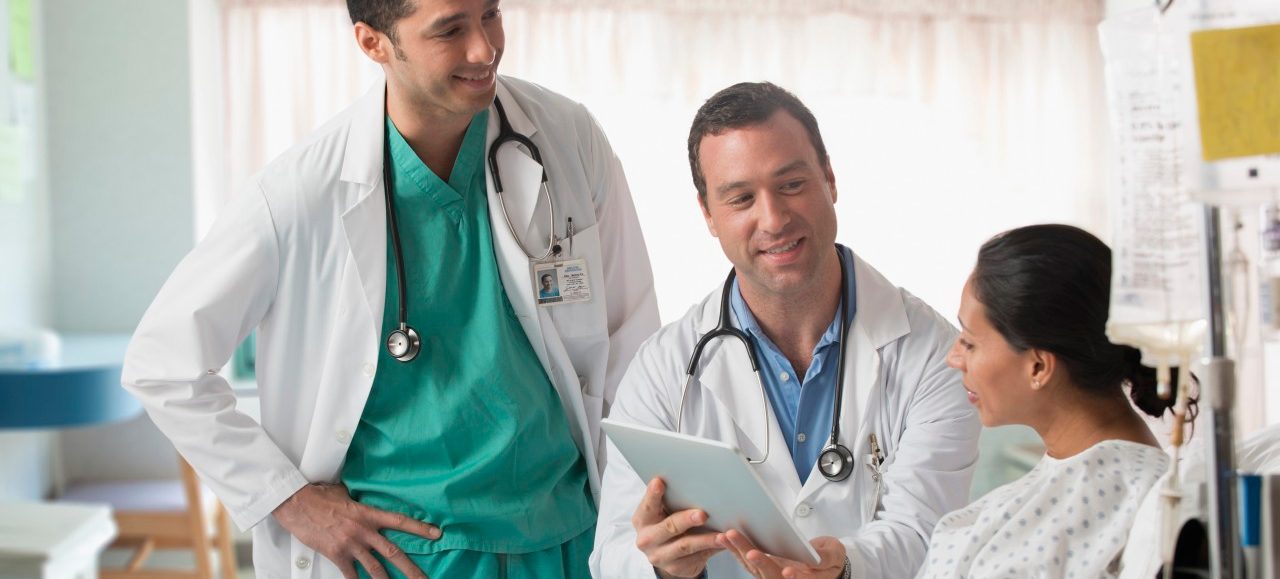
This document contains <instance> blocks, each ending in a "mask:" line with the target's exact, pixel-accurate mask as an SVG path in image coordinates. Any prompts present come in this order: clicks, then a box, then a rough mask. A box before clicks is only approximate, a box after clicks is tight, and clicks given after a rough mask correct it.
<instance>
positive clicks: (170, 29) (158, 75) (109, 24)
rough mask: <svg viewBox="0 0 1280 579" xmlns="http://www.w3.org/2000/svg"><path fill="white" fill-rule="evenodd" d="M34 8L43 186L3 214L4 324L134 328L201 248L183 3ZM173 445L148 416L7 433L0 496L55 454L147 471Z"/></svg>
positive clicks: (49, 1)
mask: <svg viewBox="0 0 1280 579" xmlns="http://www.w3.org/2000/svg"><path fill="white" fill-rule="evenodd" d="M3 1H6V0H0V2H3ZM31 4H32V6H33V7H34V8H35V9H36V10H37V11H38V12H41V13H42V14H40V15H39V17H38V18H37V24H36V26H35V27H34V32H33V36H34V37H33V43H35V44H36V46H37V49H36V52H37V53H42V57H43V58H42V59H41V62H39V63H38V76H39V77H41V78H42V79H43V89H44V92H43V94H42V95H41V98H39V99H38V100H39V102H40V103H42V105H43V107H42V108H43V109H44V113H45V114H44V116H45V118H46V119H47V120H46V121H45V122H44V123H43V125H44V126H43V128H42V130H40V131H39V132H40V138H41V143H42V144H41V146H40V147H39V149H40V153H41V154H42V157H43V158H44V159H47V162H46V163H45V165H44V167H43V168H42V170H41V171H38V172H39V173H40V174H41V178H42V179H43V180H44V185H43V187H44V190H43V191H42V192H41V193H40V194H37V195H33V196H31V197H32V198H31V200H30V202H29V203H28V204H27V205H23V206H19V207H18V208H17V211H9V210H8V208H6V209H5V210H4V211H3V212H0V213H2V214H3V216H0V253H2V254H4V255H6V256H8V255H16V256H17V262H18V264H19V272H18V275H16V276H12V277H14V278H18V279H17V280H14V281H4V282H0V297H2V298H3V300H2V303H0V308H3V309H2V310H0V315H2V316H3V317H0V319H3V320H5V321H6V322H7V321H8V320H10V319H14V320H20V321H22V322H23V323H24V324H26V325H43V326H47V327H51V328H52V329H54V330H55V331H57V332H60V333H84V332H95V333H96V332H108V333H129V332H132V331H133V328H134V326H136V325H137V322H138V320H139V319H140V318H141V316H142V313H143V312H144V311H145V309H146V306H147V305H148V304H149V303H150V300H151V299H152V298H153V297H154V296H155V294H156V292H157V291H158V290H159V288H160V285H161V284H162V283H163V282H164V280H165V279H166V277H167V276H168V274H169V272H170V271H171V270H172V269H173V267H174V266H175V265H176V264H177V262H178V260H179V259H181V257H182V256H183V255H185V254H186V252H187V251H189V250H190V248H191V246H192V245H193V243H194V236H195V233H194V228H195V226H194V209H193V207H194V201H193V196H192V193H191V187H192V185H191V183H192V173H191V171H192V170H191V164H192V162H191V113H190V100H191V90H190V88H189V87H190V74H191V70H190V65H189V62H188V53H189V51H188V42H187V34H188V32H187V31H188V26H187V16H188V8H187V3H186V2H174V1H172V0H95V1H94V2H83V1H81V0H39V1H36V2H32V3H31ZM122 31H124V32H123V33H122ZM10 222H12V224H14V225H15V227H14V228H10V227H9V226H8V225H9V223H10ZM6 261H7V259H6ZM10 271H12V270H10ZM0 277H2V278H5V279H6V280H8V278H9V277H10V276H7V275H6V276H0ZM15 284H16V285H15ZM19 316H21V317H19ZM172 452H173V451H172V447H171V446H169V445H168V443H167V441H165V440H164V438H163V437H161V436H160V435H159V433H158V432H156V431H155V427H154V426H153V425H152V424H151V423H150V421H149V420H147V419H146V418H145V417H139V418H137V419H134V420H131V421H129V422H126V423H123V424H117V425H111V426H106V427H92V428H82V429H74V430H66V431H62V432H61V433H58V434H53V433H49V432H30V433H28V432H23V433H3V432H0V498H16V499H37V498H40V497H42V496H43V495H45V494H47V493H48V492H49V490H50V489H51V487H52V484H53V481H52V474H51V473H52V472H53V469H52V463H51V461H52V460H54V458H53V457H55V456H60V457H61V458H60V462H61V463H62V465H63V466H64V467H65V468H64V470H63V474H64V475H65V476H66V477H67V478H68V479H72V480H74V479H76V478H81V477H90V476H92V477H94V478H149V477H160V476H171V475H175V474H176V472H177V467H176V461H174V460H173V459H172V456H173V454H172Z"/></svg>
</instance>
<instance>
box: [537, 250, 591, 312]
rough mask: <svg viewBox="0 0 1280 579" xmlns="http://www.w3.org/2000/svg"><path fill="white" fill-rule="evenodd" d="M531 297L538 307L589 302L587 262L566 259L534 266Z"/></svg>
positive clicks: (589, 277)
mask: <svg viewBox="0 0 1280 579" xmlns="http://www.w3.org/2000/svg"><path fill="white" fill-rule="evenodd" d="M533 295H534V297H536V298H537V300H538V306H540V307H551V306H558V305H560V304H574V303H578V302H585V301H590V300H591V276H590V275H588V274H587V260H585V259H566V260H562V261H549V262H546V263H539V264H535V265H534V267H533Z"/></svg>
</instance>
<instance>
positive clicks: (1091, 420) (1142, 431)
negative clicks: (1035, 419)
mask: <svg viewBox="0 0 1280 579" xmlns="http://www.w3.org/2000/svg"><path fill="white" fill-rule="evenodd" d="M1055 386H1057V387H1058V389H1059V390H1066V391H1068V392H1070V393H1069V394H1065V395H1062V396H1057V397H1054V399H1053V400H1052V401H1050V404H1051V405H1052V406H1053V407H1054V408H1055V410H1054V411H1053V412H1052V413H1051V415H1050V416H1049V417H1048V419H1046V420H1044V421H1042V422H1041V423H1040V424H1033V425H1031V426H1032V428H1035V430H1036V432H1037V433H1039V434H1040V438H1041V439H1043V440H1044V445H1045V453H1046V454H1048V455H1049V456H1051V457H1053V458H1058V459H1062V458H1069V457H1072V456H1075V455H1077V454H1080V453H1081V452H1084V451H1086V450H1088V449H1090V448H1092V447H1093V445H1095V444H1098V443H1099V442H1102V441H1104V440H1127V441H1130V442H1137V443H1140V444H1147V445H1150V446H1155V447H1159V446H1160V443H1159V441H1157V440H1156V437H1155V435H1153V434H1151V429H1150V428H1147V425H1146V423H1145V422H1143V420H1142V418H1141V417H1139V416H1138V414H1137V412H1135V411H1134V410H1133V407H1132V406H1130V405H1129V401H1128V400H1126V399H1125V398H1124V394H1123V393H1121V392H1120V391H1119V390H1118V389H1117V393H1116V395H1114V396H1095V395H1089V394H1085V393H1081V392H1080V390H1078V389H1077V387H1076V386H1074V385H1071V384H1061V385H1055ZM1049 387H1054V386H1049Z"/></svg>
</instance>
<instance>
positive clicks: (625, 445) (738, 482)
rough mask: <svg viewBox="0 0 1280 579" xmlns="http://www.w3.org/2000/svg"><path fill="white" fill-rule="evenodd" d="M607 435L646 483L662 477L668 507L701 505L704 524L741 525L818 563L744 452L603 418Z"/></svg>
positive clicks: (779, 549) (791, 554)
mask: <svg viewBox="0 0 1280 579" xmlns="http://www.w3.org/2000/svg"><path fill="white" fill-rule="evenodd" d="M600 425H601V427H602V428H604V431H605V434H607V435H608V436H609V440H611V441H613V444H614V446H616V447H617V448H618V450H619V451H621V452H622V455H623V456H624V457H626V459H627V462H628V463H630V464H631V468H632V469H634V470H635V471H636V473H638V474H639V475H640V478H641V479H643V480H644V481H645V482H646V483H647V482H648V481H650V480H653V478H654V477H662V480H663V481H665V482H666V485H667V490H666V494H665V495H664V496H663V503H665V505H666V507H667V510H668V511H670V512H676V511H681V510H684V509H691V508H698V509H702V510H703V511H705V512H706V513H707V522H706V524H704V525H703V528H706V529H710V530H714V531H718V532H725V531H728V530H729V529H737V530H738V531H739V532H741V533H743V534H745V535H746V536H747V538H749V539H751V542H753V543H755V545H756V547H758V548H759V549H760V550H762V551H764V552H766V553H769V554H772V555H777V556H780V557H786V558H788V559H792V560H794V561H800V562H802V563H809V564H817V563H818V561H819V557H818V553H817V551H815V550H814V549H813V546H812V545H810V544H809V541H808V540H807V539H806V538H805V536H804V534H803V533H801V532H800V530H799V529H797V528H796V526H795V523H793V522H792V521H791V517H790V516H788V515H787V513H786V511H784V510H783V509H782V506H781V505H779V504H778V501H777V499H775V498H774V496H773V495H772V494H770V493H769V490H768V488H767V487H766V486H765V484H764V481H763V480H762V479H761V478H760V475H759V474H757V473H756V472H755V469H754V467H753V466H752V465H751V464H749V463H748V462H747V457H746V456H744V455H743V454H742V451H740V450H738V449H737V448H735V447H733V446H732V445H729V444H726V443H723V442H720V441H718V440H709V439H705V438H698V437H695V436H689V435H687V434H679V433H675V432H668V431H665V430H658V429H655V428H649V427H646V426H638V425H635V424H624V423H621V422H618V421H616V420H611V419H609V418H605V419H603V420H601V421H600Z"/></svg>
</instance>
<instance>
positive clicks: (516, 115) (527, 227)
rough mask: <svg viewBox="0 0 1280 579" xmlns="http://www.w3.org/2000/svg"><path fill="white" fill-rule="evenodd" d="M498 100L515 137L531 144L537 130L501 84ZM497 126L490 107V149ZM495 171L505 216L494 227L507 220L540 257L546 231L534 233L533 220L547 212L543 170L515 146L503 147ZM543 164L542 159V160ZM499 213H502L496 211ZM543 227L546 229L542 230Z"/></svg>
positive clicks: (494, 114)
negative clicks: (543, 187) (499, 184)
mask: <svg viewBox="0 0 1280 579" xmlns="http://www.w3.org/2000/svg"><path fill="white" fill-rule="evenodd" d="M497 98H498V99H499V100H501V101H502V107H503V110H505V111H506V113H507V120H508V121H509V122H510V123H511V128H512V130H514V131H515V132H516V133H518V134H520V135H524V136H525V137H528V138H529V139H530V140H532V139H533V138H534V135H535V134H536V133H537V131H538V128H537V127H536V126H535V125H534V124H533V122H532V121H530V120H529V117H528V116H527V115H525V113H524V110H523V109H521V108H520V104H519V103H518V102H516V99H515V97H513V96H512V95H511V93H510V92H509V91H508V90H507V89H506V86H504V85H503V84H502V83H501V82H499V83H498V90H497ZM499 127H500V122H499V119H498V109H497V107H495V106H490V107H489V126H488V130H487V137H488V139H487V143H488V144H489V145H490V146H492V144H493V142H494V140H495V139H497V138H498V130H499ZM488 154H489V148H488V147H486V148H485V155H486V157H485V160H486V164H485V172H486V173H485V174H486V175H488V177H489V182H490V183H492V182H493V173H492V168H490V167H489V166H488V157H487V155H488ZM497 157H498V171H499V173H500V175H499V176H500V177H501V178H502V188H503V191H502V197H501V200H502V202H503V203H505V204H506V212H507V215H506V216H505V217H501V220H500V221H498V222H495V224H494V225H495V226H502V227H507V222H506V219H508V218H509V219H510V224H511V228H512V229H514V230H515V231H518V232H520V233H521V235H523V236H524V238H523V240H524V242H525V244H526V247H528V248H529V249H530V251H534V250H535V249H537V252H536V253H535V255H537V254H540V253H541V252H542V251H543V248H545V247H546V239H547V237H546V235H547V233H549V232H547V231H536V229H537V228H536V227H535V223H534V216H535V215H546V212H547V210H548V208H547V207H545V205H546V202H547V201H546V196H545V195H541V194H540V193H541V189H542V175H543V167H542V166H541V165H539V164H538V163H537V161H534V160H533V157H532V156H531V155H530V154H529V152H528V151H526V150H525V149H524V148H523V147H522V146H519V145H516V144H514V143H511V144H504V145H503V146H502V147H501V148H499V149H498V152H497ZM544 162H545V159H544ZM499 213H501V211H499ZM544 227H545V226H544Z"/></svg>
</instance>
